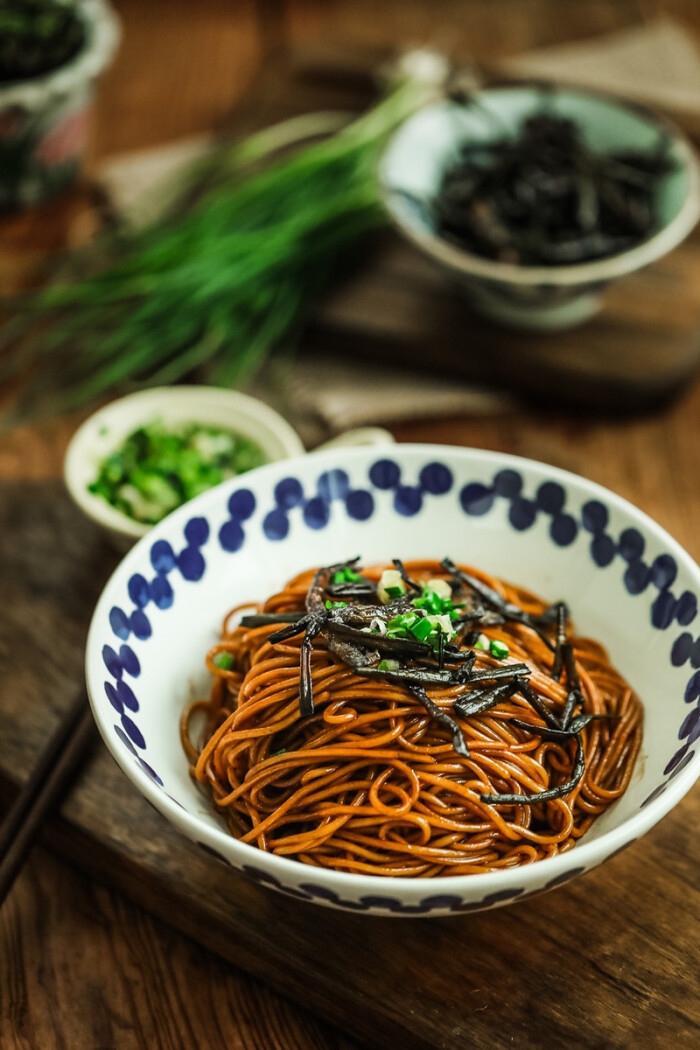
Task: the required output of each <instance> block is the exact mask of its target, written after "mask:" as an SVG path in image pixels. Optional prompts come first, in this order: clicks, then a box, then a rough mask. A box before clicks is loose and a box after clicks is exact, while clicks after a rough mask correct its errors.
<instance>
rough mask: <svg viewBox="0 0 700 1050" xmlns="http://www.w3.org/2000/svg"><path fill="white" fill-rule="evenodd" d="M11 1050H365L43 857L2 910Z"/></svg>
mask: <svg viewBox="0 0 700 1050" xmlns="http://www.w3.org/2000/svg"><path fill="white" fill-rule="evenodd" d="M0 944H2V949H3V954H2V965H1V966H0V1045H1V1046H2V1047H3V1050H39V1048H41V1050H77V1048H82V1047H85V1048H86V1050H87V1048H89V1050H116V1048H118V1050H192V1048H193V1047H197V1048H198V1050H221V1047H222V1046H225V1047H226V1048H227V1050H356V1048H355V1046H354V1044H353V1043H351V1042H350V1040H349V1039H346V1038H345V1037H344V1036H342V1035H341V1034H340V1033H337V1032H334V1031H333V1030H332V1029H331V1028H330V1027H329V1026H328V1025H324V1024H322V1023H320V1022H319V1021H317V1020H315V1019H314V1018H312V1017H311V1016H310V1015H309V1014H308V1013H306V1012H305V1011H302V1010H300V1009H299V1008H298V1007H296V1006H293V1005H292V1004H291V1003H289V1002H288V1001H286V1000H284V999H283V998H281V997H280V996H278V995H276V994H275V993H274V992H272V991H271V990H270V989H268V988H266V987H265V986H264V985H262V984H260V983H259V982H258V981H255V980H253V979H251V978H249V977H246V976H245V975H244V974H242V973H241V972H240V971H238V970H237V969H235V968H234V967H232V966H230V965H229V964H227V963H226V962H225V961H224V960H222V959H221V958H220V957H219V956H217V955H215V954H214V953H212V952H209V951H206V950H204V949H203V948H200V947H198V946H197V945H196V944H194V943H193V942H192V941H190V940H188V939H186V938H184V937H182V936H180V935H179V934H178V933H177V932H175V930H173V929H172V927H170V926H168V925H166V924H165V923H163V922H159V921H158V920H156V919H154V918H153V917H152V916H151V915H149V914H148V913H147V912H145V911H142V910H141V909H139V908H137V907H134V906H133V905H131V904H129V903H128V902H127V901H126V899H125V898H124V897H123V896H122V895H121V894H119V893H115V892H113V891H111V890H108V889H106V888H104V887H103V886H101V885H99V884H98V883H95V882H94V881H93V880H91V879H89V878H87V877H86V876H84V875H81V874H79V873H77V872H76V871H75V870H74V869H72V868H69V867H67V866H66V865H64V864H62V863H61V862H59V861H58V860H56V858H55V857H54V856H53V855H52V854H50V853H48V852H47V851H46V850H44V849H37V850H36V852H35V854H34V857H33V859H32V861H31V863H30V864H29V866H28V868H27V870H26V872H25V875H24V878H23V879H22V880H21V882H20V883H18V884H17V886H16V887H15V890H14V891H13V894H12V895H11V897H10V898H9V900H8V902H7V905H6V906H5V907H4V908H3V909H2V911H0Z"/></svg>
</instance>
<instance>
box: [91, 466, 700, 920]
mask: <svg viewBox="0 0 700 1050" xmlns="http://www.w3.org/2000/svg"><path fill="white" fill-rule="evenodd" d="M355 554H361V555H362V558H363V559H366V560H368V561H378V560H382V559H384V560H389V559H390V558H391V557H395V556H400V557H402V558H405V559H409V558H421V557H432V558H440V557H442V556H444V555H446V554H449V555H450V556H451V557H453V558H455V559H457V560H463V561H466V562H469V563H471V564H473V565H475V566H479V567H481V568H483V569H485V570H486V571H487V572H490V573H494V574H496V575H499V576H502V577H504V578H505V579H508V580H511V581H513V582H517V583H520V584H522V585H523V586H525V587H528V588H531V589H532V590H534V591H536V592H538V593H539V594H541V595H542V596H543V597H545V598H547V599H551V600H556V599H559V598H563V599H565V600H566V601H567V602H568V603H569V606H570V608H571V611H572V616H573V619H574V621H575V623H576V626H577V628H578V630H579V631H580V632H581V633H583V634H587V635H591V636H593V637H595V638H598V639H600V640H601V641H603V642H604V644H605V645H606V646H607V648H608V650H609V652H610V656H611V658H612V660H613V662H614V664H615V665H616V666H617V667H618V668H619V669H620V671H621V672H622V674H623V675H625V677H626V678H627V679H628V680H629V682H630V683H631V685H632V686H633V687H634V688H635V689H636V690H637V692H638V693H639V695H640V697H641V699H642V701H643V703H644V709H645V724H644V740H643V744H642V754H641V756H640V758H639V760H638V761H637V765H636V768H635V772H634V775H633V777H632V781H631V783H630V786H629V788H628V790H627V792H626V793H625V795H624V796H623V797H622V798H621V799H620V800H619V801H618V802H617V803H615V805H613V806H612V807H611V808H610V809H609V810H608V811H607V812H606V813H605V814H604V815H603V816H601V817H600V819H599V820H597V821H596V822H595V824H594V825H593V828H592V830H591V831H590V832H589V833H588V834H587V835H586V836H585V838H584V839H583V840H582V841H581V842H580V843H579V844H578V845H577V846H576V847H575V848H574V849H573V850H571V851H570V852H568V853H565V854H563V855H562V856H558V857H555V858H552V859H550V860H542V861H538V862H536V863H534V864H530V865H528V866H526V867H522V868H519V869H514V870H508V871H499V872H495V873H489V874H484V875H470V876H454V877H448V878H439V879H434V880H432V881H427V880H425V879H397V878H382V877H379V876H373V877H368V876H363V875H353V874H345V873H342V872H335V871H330V870H324V869H321V868H310V867H308V866H307V865H304V864H301V863H299V862H297V861H294V860H291V859H288V858H284V857H276V856H272V855H270V854H267V853H264V852H262V851H260V850H258V849H257V848H255V847H254V846H249V845H244V844H242V843H240V842H238V841H237V840H236V839H235V838H232V837H231V835H229V833H228V832H227V830H226V829H225V828H224V826H223V824H222V822H221V821H220V820H219V819H218V818H217V816H216V815H215V814H214V813H213V811H212V807H211V804H210V802H209V799H208V798H207V797H206V795H205V794H204V792H203V791H202V790H201V789H200V788H199V787H198V786H196V785H195V784H194V783H193V782H192V781H191V780H190V778H189V775H188V768H187V761H186V759H185V756H184V754H183V752H182V749H181V746H180V740H179V735H178V721H179V717H180V713H181V712H182V710H183V708H184V706H185V705H186V704H187V702H188V701H189V700H190V699H191V698H192V697H193V696H205V695H207V694H208V691H209V682H208V674H207V672H206V670H205V666H204V657H205V654H206V652H207V650H208V649H209V647H210V646H211V645H212V644H214V642H215V641H216V640H217V638H218V636H219V630H220V625H221V622H222V620H223V617H224V614H225V613H226V612H227V610H228V609H229V608H231V606H233V605H235V604H237V603H239V602H242V601H245V600H247V599H251V600H252V601H256V600H259V599H264V598H265V597H266V596H267V595H269V594H271V593H272V592H273V591H275V590H276V589H278V588H279V587H280V585H281V584H283V583H284V582H285V580H286V579H287V578H288V577H290V576H292V575H293V574H295V573H297V572H299V571H300V570H302V569H305V568H309V567H311V566H313V565H317V564H324V563H326V564H327V563H330V562H334V561H337V560H339V559H342V558H345V557H349V556H353V555H355ZM699 594H700V569H698V566H697V565H696V564H695V562H694V561H693V560H692V559H691V558H690V557H689V556H688V555H687V554H686V553H685V552H684V551H683V550H682V548H681V547H679V545H678V544H677V543H676V542H675V541H674V540H673V539H672V538H671V537H670V536H669V535H668V534H667V533H666V532H664V530H663V529H661V528H660V527H659V526H658V525H656V524H655V523H654V522H653V521H652V520H651V519H650V518H648V517H647V516H646V515H644V514H642V513H641V512H640V511H639V510H637V509H636V508H635V507H633V506H632V505H631V504H630V503H627V502H626V501H625V500H623V499H621V498H620V497H619V496H616V495H614V494H613V493H612V492H609V491H608V490H606V489H603V488H601V487H600V486H598V485H594V484H593V483H592V482H589V481H586V480H584V479H583V478H579V477H577V476H575V475H573V474H569V473H567V472H565V471H562V470H557V469H556V468H554V467H549V466H546V465H544V464H541V463H536V462H533V461H532V460H527V459H520V458H517V457H514V456H506V455H501V454H499V453H493V452H484V451H479V450H475V449H459V448H451V447H447V446H439V445H400V446H394V447H392V448H391V449H390V450H388V451H384V450H377V449H333V450H329V451H328V452H323V453H317V454H313V455H308V456H303V457H300V458H298V459H294V460H287V461H286V462H282V463H275V464H272V465H270V466H267V467H262V468H260V469H258V470H255V471H251V472H250V473H249V474H247V475H246V476H245V478H239V479H234V480H232V481H230V482H226V483H225V484H223V485H220V486H218V487H217V488H215V489H211V490H210V491H209V492H206V493H204V494H203V495H201V496H199V497H198V498H197V499H195V500H193V501H192V502H191V503H189V504H187V505H186V506H184V507H181V508H180V509H179V510H177V511H175V512H174V513H173V514H171V515H170V516H169V517H168V518H166V519H165V520H164V521H163V522H161V523H160V524H159V525H157V526H155V527H154V528H153V529H152V530H151V531H150V532H149V534H148V535H147V536H145V537H144V538H143V539H142V540H140V541H139V543H138V544H137V545H136V546H135V547H134V548H133V550H131V551H130V553H129V554H128V555H127V556H126V558H125V559H124V560H123V562H122V563H121V564H120V565H119V567H118V568H117V570H116V571H115V573H114V574H113V576H112V578H111V579H110V581H109V583H108V584H107V586H106V587H105V590H104V593H103V594H102V597H101V598H100V600H99V602H98V605H97V608H96V610H95V613H94V616H93V620H92V624H91V627H90V633H89V637H88V643H87V681H88V687H89V692H90V699H91V703H92V707H93V711H94V714H95V718H96V720H97V723H98V725H99V728H100V731H101V733H102V735H103V737H104V739H105V742H106V743H107V746H108V747H109V749H110V751H111V752H112V754H113V755H114V757H115V759H116V760H117V762H118V763H119V765H120V766H121V767H122V769H123V770H124V772H125V773H126V774H127V776H128V777H129V778H130V779H131V780H132V781H133V783H134V784H135V785H136V786H137V787H138V789H139V790H140V791H141V792H142V793H143V794H144V795H145V796H146V798H147V799H148V800H149V801H150V802H152V803H153V805H154V806H155V807H156V808H157V809H159V810H160V812H161V813H162V814H163V815H164V816H166V817H167V818H168V820H170V821H171V822H172V823H173V824H175V826H176V827H178V828H179V829H180V830H181V831H183V832H184V833H185V834H186V835H188V836H189V837H190V838H191V839H193V840H195V841H196V842H198V843H200V845H202V846H203V847H204V848H205V849H206V850H208V851H210V852H214V853H215V854H217V855H218V856H219V857H220V858H221V859H222V860H223V861H225V862H226V863H227V864H230V865H231V866H232V867H233V868H236V869H238V870H239V871H242V872H244V873H245V874H246V875H248V876H250V877H251V878H253V879H256V880H258V881H260V882H262V883H264V884H266V885H268V886H270V887H273V888H274V889H277V890H279V891H280V892H283V893H286V894H288V895H291V896H293V897H296V898H298V899H299V900H304V901H313V902H316V903H319V904H324V905H329V906H332V907H337V908H344V909H347V910H350V911H358V912H369V913H371V914H375V915H420V916H428V915H431V916H432V915H435V916H438V915H448V914H454V913H460V912H468V911H478V910H480V909H484V908H492V907H496V906H498V905H501V904H504V903H506V902H509V901H512V900H520V899H523V898H524V897H526V896H527V895H528V894H531V893H536V892H541V891H543V890H547V889H550V888H552V887H554V886H558V885H560V884H561V883H564V882H566V881H568V880H569V879H572V878H574V877H575V876H577V875H581V874H583V873H584V872H587V871H590V870H591V869H592V868H594V867H596V865H598V864H600V863H601V862H602V861H604V860H607V859H609V858H610V857H612V856H613V855H614V854H617V853H619V852H620V851H621V850H622V849H625V848H626V847H627V846H630V845H632V843H634V842H636V840H637V839H639V838H640V836H641V835H643V834H644V833H645V832H646V831H648V830H649V828H651V827H652V826H653V825H654V824H655V823H656V822H657V821H658V820H660V819H661V818H662V817H663V816H664V815H665V814H666V813H668V812H669V810H670V809H672V808H673V806H674V805H675V804H676V803H677V802H678V801H679V800H680V799H681V798H682V797H683V795H685V793H686V792H687V791H688V790H689V789H690V788H691V786H692V785H693V783H694V782H695V780H696V778H697V777H698V774H699V773H700V753H699V752H698V743H697V742H698V737H700V670H698V668H700V617H698V595H699ZM640 848H641V847H639V846H636V847H635V849H640Z"/></svg>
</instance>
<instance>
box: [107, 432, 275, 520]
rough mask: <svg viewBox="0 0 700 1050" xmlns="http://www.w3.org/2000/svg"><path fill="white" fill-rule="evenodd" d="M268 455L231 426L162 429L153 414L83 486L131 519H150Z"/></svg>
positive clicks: (250, 466) (246, 468)
mask: <svg viewBox="0 0 700 1050" xmlns="http://www.w3.org/2000/svg"><path fill="white" fill-rule="evenodd" d="M266 461H267V457H266V456H265V454H264V452H263V451H262V449H261V448H260V447H259V446H258V445H257V444H256V443H255V442H254V441H251V440H250V439H249V438H246V437H242V436H241V435H239V434H236V433H234V432H233V431H231V430H225V429H222V428H220V427H212V426H208V425H206V424H200V423H188V424H186V425H184V426H180V427H178V428H176V429H173V430H167V429H166V428H165V426H164V425H163V423H162V422H161V421H160V420H157V419H156V420H152V421H151V422H150V423H148V424H146V425H145V426H141V427H138V428H137V429H136V430H134V431H132V433H131V434H129V435H128V437H126V438H125V440H124V441H123V442H122V443H121V445H120V446H119V447H118V448H117V449H115V451H113V452H111V453H110V454H109V455H108V456H106V457H105V459H103V460H102V462H101V464H100V467H99V473H98V475H97V477H96V478H95V480H94V481H92V482H91V483H90V484H89V485H88V486H87V488H88V491H89V492H92V493H93V494H94V495H96V496H99V497H100V498H101V499H104V500H106V501H107V503H109V504H111V505H112V506H113V507H115V508H116V509H117V510H119V511H121V512H122V513H123V514H126V515H128V516H129V517H130V518H132V519H133V520H134V521H140V522H144V523H145V524H149V525H150V524H155V523H156V522H158V521H160V520H161V518H164V517H165V515H166V514H169V513H170V511H171V510H174V509H175V507H179V506H180V505H181V504H183V503H186V502H187V501H188V500H190V499H193V498H194V497H195V496H198V495H199V494H200V492H204V491H205V490H206V489H210V488H212V487H213V486H214V485H218V484H220V483H221V482H222V481H224V480H225V479H226V478H231V477H234V476H235V475H237V474H242V473H244V472H245V471H247V470H251V469H252V468H253V467H259V466H261V465H262V464H263V463H265V462H266Z"/></svg>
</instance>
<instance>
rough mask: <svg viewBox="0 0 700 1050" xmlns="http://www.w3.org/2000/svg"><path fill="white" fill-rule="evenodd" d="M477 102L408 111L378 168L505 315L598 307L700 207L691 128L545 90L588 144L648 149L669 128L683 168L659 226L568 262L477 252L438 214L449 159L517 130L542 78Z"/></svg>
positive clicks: (398, 219) (475, 296) (521, 322)
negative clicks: (627, 243)
mask: <svg viewBox="0 0 700 1050" xmlns="http://www.w3.org/2000/svg"><path fill="white" fill-rule="evenodd" d="M478 97H479V104H478V105H473V106H462V105H458V104H456V103H454V102H440V103H438V104H437V105H433V106H429V107H426V108H425V109H423V110H420V111H419V112H418V113H416V114H415V116H413V117H410V118H409V119H408V120H407V121H406V122H405V123H404V124H402V125H401V127H400V128H399V130H398V131H397V132H396V134H395V135H394V136H393V138H392V139H391V140H390V142H389V144H388V145H387V148H386V150H385V152H384V154H383V157H382V160H381V163H380V170H379V178H380V185H381V189H382V195H383V199H384V203H385V206H386V208H387V210H388V212H389V215H390V216H391V218H392V219H393V220H394V222H395V223H396V225H397V227H398V228H399V230H400V231H401V232H402V233H403V234H404V235H405V236H406V237H407V238H408V239H409V240H410V241H412V242H413V243H414V244H415V245H417V246H418V247H419V248H421V249H422V250H423V251H424V252H426V253H427V254H428V255H430V256H431V257H432V258H433V259H435V260H436V262H438V263H440V264H441V265H442V266H443V267H445V268H446V269H447V270H448V271H449V272H450V273H451V274H452V275H453V276H455V277H457V278H458V279H459V281H460V282H461V283H462V285H463V287H464V289H465V291H466V292H467V294H468V296H469V298H470V300H471V301H472V303H473V305H474V306H475V307H476V308H477V309H478V310H479V311H480V312H481V313H483V314H485V315H487V316H489V317H491V318H493V319H494V320H496V321H499V322H501V323H503V324H507V325H512V326H515V327H523V328H534V329H538V328H539V329H557V328H568V327H571V326H573V325H576V324H579V323H580V322H582V321H584V320H586V319H587V318H588V317H590V316H592V315H593V314H594V313H596V312H597V311H598V309H599V308H600V305H601V291H602V290H603V288H604V287H605V286H606V285H607V284H608V283H609V282H610V281H612V280H613V279H615V278H617V277H622V276H623V275H625V274H629V273H632V272H633V271H634V270H638V269H640V268H641V267H642V266H646V265H648V264H649V263H651V262H653V261H654V260H655V259H658V258H660V257H661V256H663V255H665V254H666V253H667V252H669V251H670V250H671V249H672V248H674V247H675V246H676V245H677V244H679V243H680V242H681V241H682V240H683V239H684V238H685V237H686V236H687V235H688V234H689V233H690V231H691V230H692V229H693V227H694V226H695V224H696V222H697V221H698V217H700V168H699V166H698V160H697V157H696V154H695V152H694V150H693V149H692V147H691V145H690V143H689V142H688V140H687V138H686V137H685V136H684V135H683V134H682V132H681V131H679V129H678V128H677V127H676V126H675V125H674V124H672V123H671V122H670V121H668V120H666V119H665V118H663V117H661V116H659V115H658V114H656V113H653V112H652V111H651V110H648V109H645V108H644V107H642V106H640V105H637V104H636V103H632V102H626V101H624V100H621V99H618V98H615V97H614V96H611V95H606V94H604V93H602V92H592V91H583V90H580V91H579V90H575V89H571V88H560V89H557V90H552V91H548V92H547V95H546V98H547V108H548V112H551V113H554V114H555V115H557V116H562V117H566V118H569V119H571V120H574V121H575V122H576V123H577V124H578V126H579V127H580V129H581V132H582V135H583V137H584V139H585V141H586V143H587V144H588V146H589V147H590V148H591V149H593V150H596V151H597V152H600V153H609V152H616V151H620V150H627V149H631V150H651V149H653V148H654V146H655V145H656V144H657V143H658V141H659V138H660V136H661V135H665V136H666V137H667V138H668V141H669V144H670V156H671V157H672V158H673V159H675V161H676V162H677V170H676V171H675V172H672V173H670V174H668V175H666V176H665V177H664V179H663V182H662V183H661V188H660V191H659V195H658V207H659V210H660V215H661V223H660V228H659V229H658V231H657V232H656V233H654V234H653V235H652V236H651V237H649V238H647V240H645V241H643V242H642V243H640V244H638V245H637V246H636V247H634V248H632V249H630V250H629V251H625V252H621V253H620V254H618V255H613V256H610V257H609V258H605V259H598V260H594V261H592V262H583V263H577V264H575V265H566V266H521V265H517V264H513V263H505V262H497V261H495V260H492V259H485V258H482V257H481V256H478V255H475V254H472V253H471V252H468V251H467V250H466V249H464V248H461V247H459V246H458V245H456V244H453V243H451V242H450V241H448V240H446V239H444V238H443V237H441V236H440V235H439V234H438V233H437V231H436V229H435V224H434V220H433V217H432V210H431V202H432V200H433V199H434V198H435V197H436V196H437V193H438V190H439V187H440V184H441V181H442V177H443V174H444V172H445V169H446V168H447V167H448V166H450V165H451V164H452V163H454V161H455V160H456V159H457V157H458V151H459V148H460V146H462V145H464V144H465V143H466V142H474V143H480V142H490V141H494V140H495V139H499V138H503V137H504V135H505V134H508V133H511V134H515V132H516V130H517V129H518V128H519V126H520V125H521V123H522V121H523V119H525V118H526V117H528V116H530V115H531V114H532V113H533V112H535V111H536V110H537V109H538V107H539V105H540V103H541V100H542V85H532V84H530V85H518V86H501V87H493V88H488V89H485V90H483V91H481V92H479V96H478Z"/></svg>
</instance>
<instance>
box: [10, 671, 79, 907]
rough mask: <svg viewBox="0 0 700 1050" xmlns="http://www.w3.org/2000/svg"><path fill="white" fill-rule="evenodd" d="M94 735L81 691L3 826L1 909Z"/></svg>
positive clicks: (12, 806) (45, 749)
mask: <svg viewBox="0 0 700 1050" xmlns="http://www.w3.org/2000/svg"><path fill="white" fill-rule="evenodd" d="M94 735H95V723H94V720H93V717H92V712H91V710H90V705H89V703H88V699H87V695H86V693H85V691H84V690H82V691H81V692H80V694H79V696H78V697H77V699H76V701H75V703H74V704H73V705H72V706H71V708H70V709H69V711H67V712H66V714H65V716H64V717H63V718H62V720H61V723H60V725H59V726H58V728H57V729H56V731H55V733H54V734H53V736H52V737H51V739H50V740H49V742H48V744H47V746H46V747H45V748H44V750H43V752H42V753H41V756H40V758H39V761H38V762H37V764H36V766H35V767H34V769H33V770H32V772H31V775H30V777H29V780H28V781H27V782H26V784H25V785H24V787H23V788H22V789H21V791H20V793H19V795H18V796H17V798H16V799H15V801H14V802H13V804H12V805H11V806H10V809H9V811H8V812H7V814H6V816H5V818H4V820H3V821H2V824H0V905H1V904H2V903H3V901H4V900H5V897H6V896H7V894H8V893H9V891H10V889H11V888H12V885H13V883H14V880H15V878H16V876H17V875H18V873H19V871H20V870H21V868H22V865H23V864H24V861H25V860H26V858H27V856H28V854H29V852H30V850H31V848H32V846H33V844H34V842H35V840H36V838H37V835H38V834H39V831H40V830H41V826H42V824H43V822H44V819H45V817H46V816H47V815H48V813H49V812H50V811H51V810H52V809H53V808H54V806H55V805H56V804H57V803H58V801H59V799H60V798H61V795H62V794H63V791H64V789H65V788H66V787H67V786H68V784H69V782H70V780H71V779H72V777H73V776H74V775H75V774H76V772H77V770H78V768H79V766H80V762H81V760H82V758H83V756H84V755H85V753H86V751H87V747H88V744H89V743H90V742H91V740H92V739H93V738H94Z"/></svg>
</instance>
